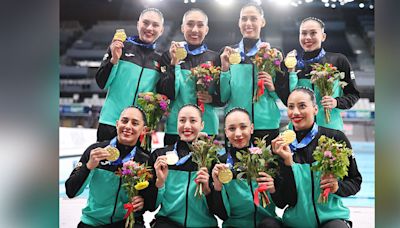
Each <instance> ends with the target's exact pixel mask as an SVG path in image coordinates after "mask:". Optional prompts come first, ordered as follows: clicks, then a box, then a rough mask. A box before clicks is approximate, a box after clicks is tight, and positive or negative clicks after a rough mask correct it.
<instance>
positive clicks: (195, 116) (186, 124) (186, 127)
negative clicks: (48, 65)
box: [177, 106, 204, 142]
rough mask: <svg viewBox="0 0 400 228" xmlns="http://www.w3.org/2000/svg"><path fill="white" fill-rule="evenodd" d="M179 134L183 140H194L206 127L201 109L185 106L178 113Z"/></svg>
mask: <svg viewBox="0 0 400 228" xmlns="http://www.w3.org/2000/svg"><path fill="white" fill-rule="evenodd" d="M177 127H178V135H179V138H180V139H181V140H182V141H185V142H192V141H193V140H195V139H196V138H197V135H198V134H199V132H200V131H201V130H203V128H204V122H203V120H202V119H201V114H200V110H198V109H197V108H195V107H193V106H185V107H183V108H182V109H181V110H180V111H179V113H178V126H177Z"/></svg>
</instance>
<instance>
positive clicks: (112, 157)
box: [105, 146, 119, 161]
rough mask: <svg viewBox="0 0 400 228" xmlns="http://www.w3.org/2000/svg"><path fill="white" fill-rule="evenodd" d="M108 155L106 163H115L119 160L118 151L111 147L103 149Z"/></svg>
mask: <svg viewBox="0 0 400 228" xmlns="http://www.w3.org/2000/svg"><path fill="white" fill-rule="evenodd" d="M105 149H106V150H107V152H108V153H110V155H108V157H107V158H106V159H107V160H108V161H115V160H117V159H118V158H119V150H118V149H117V148H115V147H113V146H108V147H106V148H105Z"/></svg>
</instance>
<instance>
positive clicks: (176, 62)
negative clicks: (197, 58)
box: [171, 59, 179, 66]
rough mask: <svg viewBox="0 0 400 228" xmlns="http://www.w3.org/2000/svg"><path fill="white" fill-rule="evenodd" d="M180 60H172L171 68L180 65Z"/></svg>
mask: <svg viewBox="0 0 400 228" xmlns="http://www.w3.org/2000/svg"><path fill="white" fill-rule="evenodd" d="M178 62H179V61H178V60H177V59H171V66H175V65H178Z"/></svg>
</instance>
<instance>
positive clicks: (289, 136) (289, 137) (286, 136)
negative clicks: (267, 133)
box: [281, 130, 296, 144]
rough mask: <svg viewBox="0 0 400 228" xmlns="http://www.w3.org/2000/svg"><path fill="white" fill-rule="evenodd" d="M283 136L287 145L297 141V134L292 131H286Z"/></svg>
mask: <svg viewBox="0 0 400 228" xmlns="http://www.w3.org/2000/svg"><path fill="white" fill-rule="evenodd" d="M281 135H282V138H283V141H285V143H286V144H290V143H292V142H293V141H294V140H295V139H296V133H295V132H294V131H292V130H286V131H284V132H283V133H282V134H281Z"/></svg>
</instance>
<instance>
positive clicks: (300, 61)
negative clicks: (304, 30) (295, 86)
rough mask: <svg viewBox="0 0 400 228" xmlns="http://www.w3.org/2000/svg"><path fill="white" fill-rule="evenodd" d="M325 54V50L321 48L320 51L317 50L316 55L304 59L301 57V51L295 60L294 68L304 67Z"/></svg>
mask: <svg viewBox="0 0 400 228" xmlns="http://www.w3.org/2000/svg"><path fill="white" fill-rule="evenodd" d="M325 54H326V52H325V50H324V49H323V48H322V49H321V51H320V52H319V54H318V55H317V56H316V57H314V58H311V59H307V60H304V59H303V55H304V52H303V55H302V56H301V57H300V58H299V59H298V60H297V65H296V68H298V69H304V67H305V66H306V64H310V63H316V62H318V61H319V60H320V59H322V58H323V57H324V56H325Z"/></svg>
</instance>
